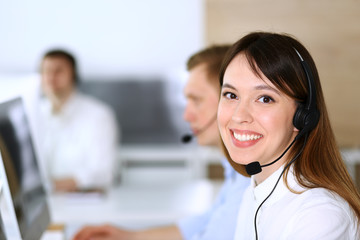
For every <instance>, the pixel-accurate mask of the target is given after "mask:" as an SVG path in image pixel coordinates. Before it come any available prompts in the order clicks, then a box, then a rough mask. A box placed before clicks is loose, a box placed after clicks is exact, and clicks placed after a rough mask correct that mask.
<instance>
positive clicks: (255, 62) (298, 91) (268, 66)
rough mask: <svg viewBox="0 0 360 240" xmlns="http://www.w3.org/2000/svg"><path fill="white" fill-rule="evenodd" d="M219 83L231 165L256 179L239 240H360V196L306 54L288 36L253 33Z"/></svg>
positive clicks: (235, 49)
mask: <svg viewBox="0 0 360 240" xmlns="http://www.w3.org/2000/svg"><path fill="white" fill-rule="evenodd" d="M220 84H221V86H222V89H221V99H220V103H219V109H218V125H219V129H220V134H221V137H222V139H223V142H224V146H225V147H226V150H227V151H228V155H229V157H230V158H229V159H231V160H230V163H231V164H232V165H233V167H234V168H235V169H236V170H237V171H238V172H240V173H242V174H246V173H245V167H246V169H247V170H248V173H249V174H254V175H253V176H252V178H251V186H249V188H248V189H247V190H246V192H245V194H244V199H243V201H242V203H241V206H240V210H239V216H238V223H237V230H236V236H235V239H236V240H239V239H254V238H255V239H277V240H278V239H291V240H293V239H316V240H319V239H326V240H329V239H360V234H359V219H360V195H359V193H358V192H357V190H356V188H355V186H354V184H353V182H352V180H351V178H350V176H349V174H348V172H347V171H346V167H345V165H344V162H343V160H342V158H341V155H340V153H339V150H338V148H337V146H336V141H335V138H334V134H333V131H332V129H331V126H330V122H329V117H328V114H327V110H326V106H325V102H324V96H323V93H322V90H321V85H320V80H319V76H318V73H317V70H316V66H315V63H314V61H313V59H312V58H311V56H310V54H309V52H308V51H307V50H306V49H305V47H304V46H303V45H302V44H301V43H299V42H298V41H297V40H295V39H294V38H292V37H291V36H288V35H285V34H274V33H266V32H255V33H250V34H248V35H247V36H245V37H243V38H242V39H240V40H239V41H238V42H236V43H235V44H234V45H233V46H232V48H231V49H230V50H229V52H228V54H227V57H226V59H225V61H224V62H223V65H222V70H221V73H220ZM254 166H255V167H254ZM254 169H255V171H254ZM282 180H283V181H282Z"/></svg>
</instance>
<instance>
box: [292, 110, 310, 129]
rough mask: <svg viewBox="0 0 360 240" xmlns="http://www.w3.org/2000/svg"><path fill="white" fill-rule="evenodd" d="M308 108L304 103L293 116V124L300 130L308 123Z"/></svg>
mask: <svg viewBox="0 0 360 240" xmlns="http://www.w3.org/2000/svg"><path fill="white" fill-rule="evenodd" d="M306 112H307V111H306V109H305V108H304V106H303V105H300V106H298V107H297V109H296V112H295V114H294V118H293V124H294V126H295V127H296V128H297V129H298V130H302V129H303V128H304V127H305V124H306V115H307V114H306Z"/></svg>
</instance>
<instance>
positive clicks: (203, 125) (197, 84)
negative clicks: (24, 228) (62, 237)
mask: <svg viewBox="0 0 360 240" xmlns="http://www.w3.org/2000/svg"><path fill="white" fill-rule="evenodd" d="M228 48H229V46H213V47H209V48H206V49H204V50H202V51H200V52H198V53H196V54H194V55H193V56H192V57H191V58H190V59H189V60H188V63H187V69H188V71H189V73H190V75H189V80H188V82H187V84H186V86H185V90H184V94H185V97H186V98H187V105H186V108H185V112H184V119H185V120H186V121H187V122H189V123H190V126H191V129H192V132H193V135H195V136H196V137H197V142H198V144H199V145H202V146H212V147H216V148H218V149H219V150H220V149H221V147H222V145H221V140H220V135H219V131H218V127H217V121H216V113H217V106H218V100H219V93H220V85H219V81H218V75H219V69H220V66H221V63H222V60H223V58H224V56H225V54H226V51H227V49H228ZM194 161H197V159H194ZM222 164H223V167H224V175H225V181H224V184H223V186H222V187H221V190H220V192H219V194H218V196H217V198H216V200H215V202H214V203H213V205H212V206H211V208H210V209H209V210H207V211H206V212H205V213H203V214H201V215H198V216H191V217H188V218H185V219H181V220H180V221H179V222H178V223H175V224H173V225H170V226H164V227H158V228H152V229H147V230H143V231H127V230H123V229H120V228H117V227H114V226H110V225H104V226H98V227H96V226H90V227H85V228H83V229H82V230H81V231H80V232H78V233H77V234H76V236H75V238H74V239H76V240H87V239H104V240H105V239H126V240H129V239H134V240H137V239H138V240H152V239H156V240H162V239H168V240H176V239H186V240H195V239H196V240H211V239H224V240H230V239H233V238H234V234H235V224H236V217H237V212H238V207H239V205H240V202H241V200H242V195H243V192H244V189H245V188H246V187H247V186H248V185H249V183H250V179H249V178H246V177H244V176H242V175H240V174H238V173H237V172H235V170H234V169H233V168H232V167H231V166H230V164H229V162H228V161H227V159H226V158H225V157H224V159H223V161H222Z"/></svg>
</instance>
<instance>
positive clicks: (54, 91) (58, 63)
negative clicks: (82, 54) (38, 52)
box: [41, 57, 75, 98]
mask: <svg viewBox="0 0 360 240" xmlns="http://www.w3.org/2000/svg"><path fill="white" fill-rule="evenodd" d="M74 81H75V80H74V72H73V68H72V66H71V64H70V63H69V61H68V60H67V59H65V58H63V57H46V58H45V59H44V60H43V62H42V65H41V85H42V88H43V91H44V93H45V95H46V96H48V97H57V98H60V97H62V96H66V95H68V94H69V92H71V91H72V90H73V88H74Z"/></svg>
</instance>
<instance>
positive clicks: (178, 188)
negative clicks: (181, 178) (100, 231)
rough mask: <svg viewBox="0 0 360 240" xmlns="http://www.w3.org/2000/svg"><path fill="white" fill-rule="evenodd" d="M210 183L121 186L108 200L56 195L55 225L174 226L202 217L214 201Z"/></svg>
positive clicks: (53, 199)
mask: <svg viewBox="0 0 360 240" xmlns="http://www.w3.org/2000/svg"><path fill="white" fill-rule="evenodd" d="M215 191H216V189H215V188H214V186H213V185H212V184H211V183H210V181H207V180H197V181H192V182H190V181H189V182H188V183H181V184H177V185H170V184H168V185H166V184H163V185H162V186H150V185H149V186H118V187H116V188H114V189H112V190H110V191H109V192H108V193H107V194H106V195H105V196H100V195H93V196H91V195H89V196H87V197H85V196H80V195H71V194H70V195H68V194H54V195H51V196H50V197H49V206H50V211H51V218H52V223H54V224H64V225H65V226H66V227H69V226H70V228H71V227H73V228H74V226H83V225H85V224H90V225H98V224H104V223H110V224H115V225H118V226H122V227H125V228H129V229H131V228H132V229H136V228H144V227H151V226H159V225H164V224H172V223H175V222H176V221H177V220H179V219H181V218H183V217H186V216H192V215H195V214H200V213H202V212H204V211H205V210H207V209H208V208H209V207H210V205H211V203H212V202H213V200H214V197H215V196H214V195H215Z"/></svg>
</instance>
